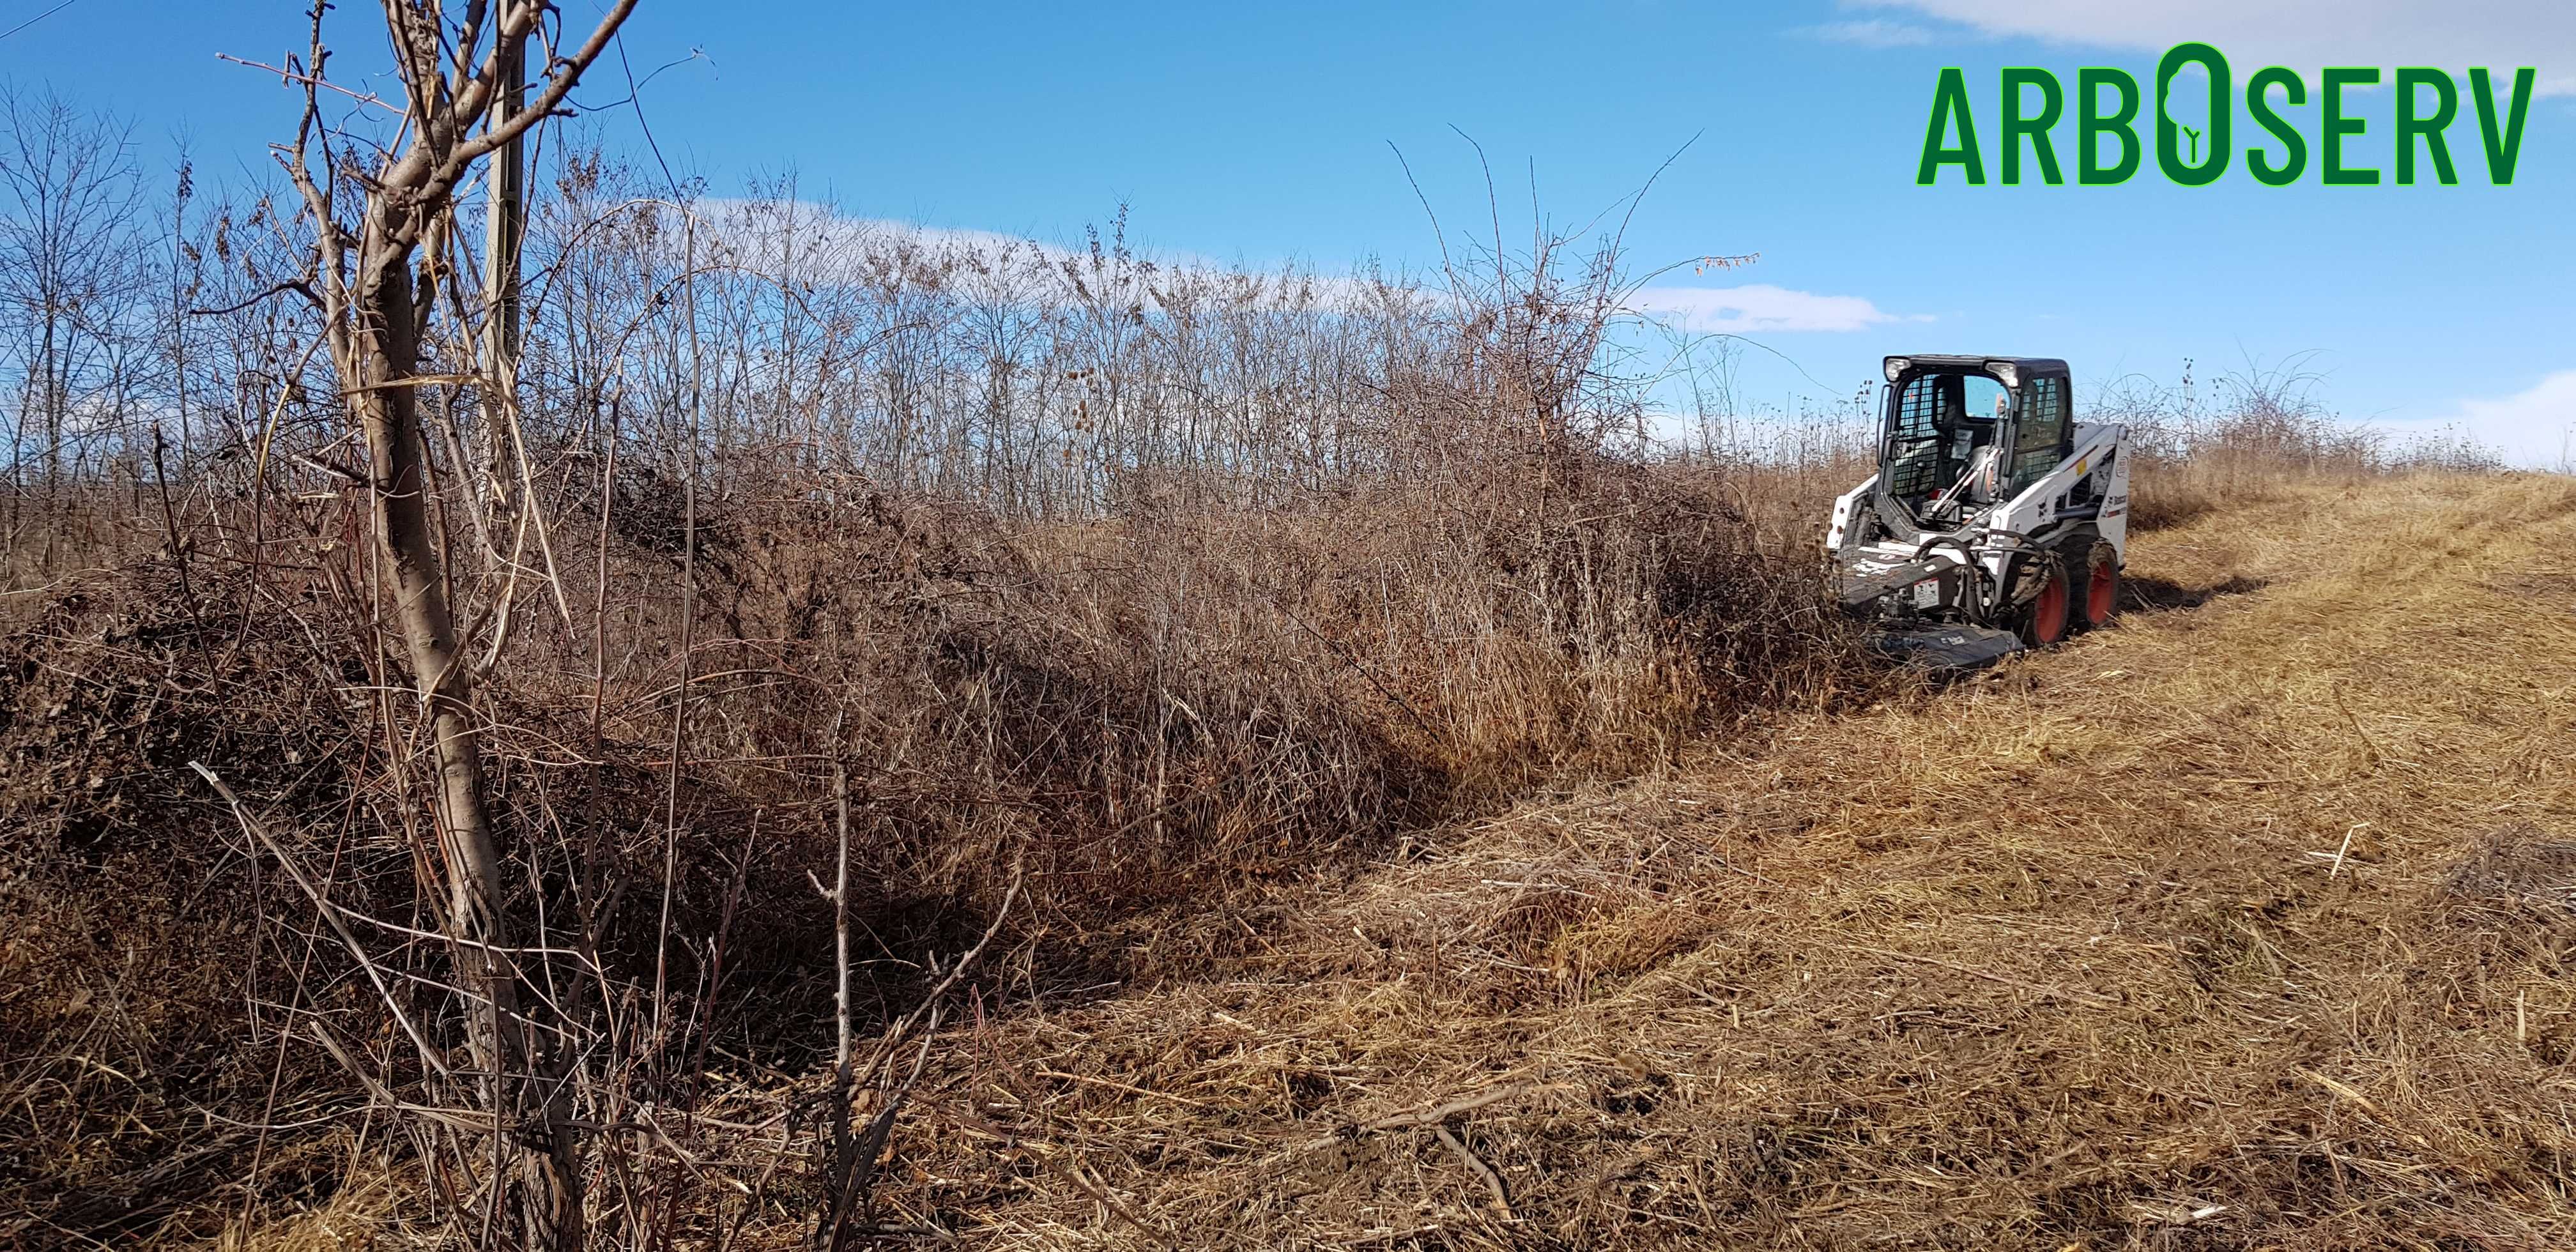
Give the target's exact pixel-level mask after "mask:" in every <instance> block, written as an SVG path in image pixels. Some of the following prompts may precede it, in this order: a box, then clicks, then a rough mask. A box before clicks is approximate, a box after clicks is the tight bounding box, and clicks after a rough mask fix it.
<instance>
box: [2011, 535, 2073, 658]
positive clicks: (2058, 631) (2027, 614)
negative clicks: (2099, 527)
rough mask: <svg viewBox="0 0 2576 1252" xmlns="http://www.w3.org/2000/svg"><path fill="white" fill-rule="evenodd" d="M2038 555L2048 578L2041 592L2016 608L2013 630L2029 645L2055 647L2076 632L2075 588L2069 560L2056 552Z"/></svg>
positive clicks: (2031, 646)
mask: <svg viewBox="0 0 2576 1252" xmlns="http://www.w3.org/2000/svg"><path fill="white" fill-rule="evenodd" d="M2034 559H2035V560H2037V562H2038V563H2039V566H2040V569H2041V571H2042V572H2043V577H2045V578H2046V580H2047V581H2045V582H2043V583H2041V584H2040V590H2039V594H2038V595H2037V596H2035V597H2033V598H2032V599H2031V602H2030V603H2028V604H2025V605H2023V606H2022V607H2021V608H2019V609H2018V610H2015V611H2014V613H2013V633H2014V634H2016V635H2019V636H2021V641H2022V644H2023V646H2025V647H2029V648H2033V649H2037V648H2053V647H2055V646H2057V645H2058V644H2061V643H2064V642H2066V637H2067V635H2069V634H2071V633H2073V632H2072V631H2071V629H2070V627H2071V626H2072V625H2073V624H2074V618H2075V612H2074V609H2075V595H2074V588H2073V587H2072V586H2071V585H2069V584H2070V580H2069V579H2068V578H2067V576H2066V562H2065V561H2064V560H2063V559H2060V558H2059V557H2058V555H2057V554H2056V553H2053V552H2052V553H2048V554H2045V555H2042V556H2039V557H2037V558H2034Z"/></svg>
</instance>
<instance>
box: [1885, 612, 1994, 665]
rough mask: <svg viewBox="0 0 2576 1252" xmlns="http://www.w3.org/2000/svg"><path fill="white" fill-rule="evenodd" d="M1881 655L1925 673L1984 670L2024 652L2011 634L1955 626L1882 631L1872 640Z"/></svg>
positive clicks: (1980, 627)
mask: <svg viewBox="0 0 2576 1252" xmlns="http://www.w3.org/2000/svg"><path fill="white" fill-rule="evenodd" d="M1869 645H1870V647H1871V648H1872V649H1874V650H1876V651H1877V652H1878V653H1879V654H1880V655H1883V656H1887V657H1890V658H1893V659H1895V660H1898V661H1902V662H1904V663H1905V664H1908V665H1918V666H1921V667H1923V668H1925V669H1984V668H1985V667H1987V666H1989V665H1992V664H1994V663H1995V662H1997V661H2000V660H2002V659H2004V658H2005V657H2008V656H2011V655H2012V654H2013V653H2016V652H2019V651H2021V650H2022V642H2021V639H2020V638H2019V637H2018V636H2015V635H2014V634H2013V633H2012V632H2011V631H2009V630H1992V629H1988V628H1987V627H1984V626H1969V625H1966V624H1964V623H1953V624H1949V625H1941V626H1914V627H1898V628H1894V629H1882V630H1879V631H1876V632H1874V633H1873V634H1871V635H1870V637H1869Z"/></svg>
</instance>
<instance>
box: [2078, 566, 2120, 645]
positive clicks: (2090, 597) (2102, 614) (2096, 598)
mask: <svg viewBox="0 0 2576 1252" xmlns="http://www.w3.org/2000/svg"><path fill="white" fill-rule="evenodd" d="M2119 611H2120V567H2119V565H2118V564H2117V563H2116V562H2109V563H2105V564H2101V565H2097V566H2094V567H2093V569H2092V572H2091V574H2090V575H2089V576H2088V577H2086V578H2085V580H2084V625H2085V627H2086V628H2087V629H2094V628H2098V627H2103V626H2108V625H2110V624H2111V616H2112V615H2113V614H2115V613H2118V612H2119Z"/></svg>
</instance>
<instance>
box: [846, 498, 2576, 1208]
mask: <svg viewBox="0 0 2576 1252" xmlns="http://www.w3.org/2000/svg"><path fill="white" fill-rule="evenodd" d="M2571 551H2576V482H2571V481H2569V480H2567V479H2564V478H2553V477H2539V476H2530V477H2497V478H2477V477H2467V478H2463V477H2443V476H2418V477H2410V478H2403V479H2396V480H2390V481H2383V482H2379V483H2373V484H2370V485H2367V486H2363V487H2358V488H2347V487H2341V486H2336V487H2315V488H2306V489H2295V490H2285V491H2283V492H2281V493H2279V494H2278V495H2277V496H2276V497H2275V498H2274V499H2272V500H2270V501H2268V502H2266V503H2263V504H2260V505H2257V506H2254V507H2252V508H2249V509H2246V510H2243V511H2241V512H2234V513H2229V514H2223V515H2218V516H2212V517H2208V518H2205V519H2203V520H2202V521H2201V522H2200V523H2198V524H2196V525H2192V526H2189V527H2186V528H2183V529H2180V530H2176V531H2171V532H2167V533H2164V534H2161V535H2157V536H2152V537H2150V538H2148V539H2146V540H2142V541H2141V542H2140V543H2139V545H2138V547H2137V548H2136V550H2135V554H2134V565H2133V570H2134V573H2135V578H2134V580H2133V583H2132V589H2133V592H2134V593H2135V595H2136V599H2135V600H2134V601H2133V603H2132V605H2131V606H2130V607H2131V611H2130V612H2129V613H2128V614H2127V615H2125V616H2126V624H2125V625H2124V626H2123V627H2122V628H2121V629H2119V630H2115V631H2109V632H2104V633H2100V634H2097V635H2093V636H2088V637H2086V638H2084V639H2082V640H2079V641H2078V642H2076V643H2075V644H2073V645H2071V646H2069V647H2067V648H2065V649H2062V650H2059V651H2057V652H2054V653H2050V654H2045V655H2038V656H2033V657H2030V658H2027V659H2024V660H2021V661H2018V662H2015V663H2014V664H2012V665H2011V666H2008V667H2007V668H2005V669H2003V670H2001V671H1999V672H1996V673H1994V674H1993V675H1991V676H1990V677H1988V678H1985V679H1981V680H1977V681H1972V682H1969V683H1967V684H1963V685H1961V686H1959V687H1957V688H1954V689H1952V690H1949V691H1946V692H1939V693H1926V694H1921V695H1917V696H1911V697H1905V698H1900V699H1895V700H1892V701H1890V702H1889V703H1888V704H1887V705H1886V706H1884V707H1882V708H1879V709H1877V710H1874V711H1871V712H1869V713H1866V714H1861V715H1853V716H1844V717H1831V716H1827V717H1816V718H1811V719H1801V720H1799V721H1796V722H1793V723H1791V724H1789V725H1788V726H1787V727H1785V728H1784V729H1783V731H1782V732H1781V733H1778V734H1776V735H1774V736H1772V741H1771V742H1770V743H1768V744H1767V745H1765V746H1761V747H1752V748H1744V747H1739V748H1737V749H1735V750H1731V751H1726V752H1719V751H1716V750H1714V749H1712V750H1710V751H1708V752H1706V753H1705V754H1703V755H1701V756H1698V757H1696V758H1694V759H1692V760H1690V761H1689V762H1687V763H1686V764H1683V765H1681V766H1679V767H1677V768H1674V769H1672V770H1670V771H1667V772H1664V773H1662V774H1659V775H1657V776H1655V777H1653V778H1649V779H1645V780H1641V781H1638V782H1635V783H1632V784H1629V785H1626V786H1620V787H1615V788H1607V789H1600V790H1592V791H1586V792H1584V793H1582V794H1579V795H1575V796H1570V797H1566V798H1561V799H1554V800H1548V801H1543V802H1536V803H1531V804H1527V805H1524V806H1522V807H1519V808H1517V809H1515V810H1513V811H1511V812H1510V813H1507V814H1504V815H1501V816H1498V817H1495V818H1493V819H1490V820H1486V821H1482V822H1478V823H1474V824H1472V825H1469V826H1467V827H1464V828H1461V829H1458V830H1455V831H1453V832H1449V833H1446V834H1444V835H1441V836H1439V837H1437V838H1436V839H1432V840H1429V841H1427V842H1424V843H1418V844H1417V845H1416V846H1414V847H1412V848H1410V849H1408V850H1407V851H1406V852H1404V853H1403V854H1402V855H1400V856H1398V857H1396V858H1394V859H1391V860H1388V861H1386V862H1384V863H1381V864H1379V865H1376V866H1375V867H1373V868H1370V869H1368V870H1366V871H1365V872H1362V873H1359V874H1356V875H1354V876H1352V877H1350V878H1349V879H1347V880H1343V879H1332V880H1327V881H1318V882H1314V883H1310V884H1305V885H1301V886H1297V887H1293V888H1287V889H1283V890H1280V891H1278V892H1276V893H1275V894H1274V895H1272V896H1271V897H1270V898H1269V899H1268V900H1266V901H1265V902H1263V903H1262V904H1261V905H1260V906H1258V907H1241V906H1238V907H1232V908H1228V909H1224V910H1207V911H1192V912H1186V913H1180V914H1176V915H1175V916H1174V917H1173V918H1172V919H1171V927H1170V928H1169V929H1168V930H1166V931H1164V932H1161V933H1158V934H1155V935H1152V936H1149V937H1146V938H1144V939H1141V940H1139V941H1138V942H1140V943H1141V944H1142V945H1144V947H1145V949H1146V950H1145V951H1144V952H1142V953H1140V954H1139V955H1140V962H1139V963H1140V964H1141V965H1144V966H1147V967H1153V966H1155V965H1158V964H1160V965H1167V966H1170V967H1173V968H1176V969H1177V968H1181V967H1187V968H1188V969H1189V970H1190V971H1191V972H1189V973H1188V974H1186V975H1181V974H1175V975H1173V976H1171V977H1169V978H1167V979H1165V980H1164V981H1163V982H1162V983H1161V984H1160V985H1158V986H1153V987H1150V988H1145V989H1136V990H1129V991H1124V992H1121V993H1119V994H1116V995H1113V996H1111V997H1109V998H1107V999H1104V1000H1101V1001H1099V1002H1096V1003H1093V1004H1089V1005H1084V1006H1079V1007H1070V1008H1059V1009H1057V1010H1055V1011H1050V1012H1044V1013H1030V1014H1023V1015H1018V1016H1014V1017H1007V1018H986V1019H984V1020H982V1021H980V1022H977V1023H974V1024H970V1025H962V1026H960V1027H958V1028H957V1030H956V1032H955V1034H954V1036H953V1038H952V1039H951V1040H950V1041H949V1043H948V1044H947V1046H944V1047H941V1048H938V1049H935V1057H934V1065H933V1071H932V1073H931V1074H930V1075H929V1076H928V1077H926V1078H925V1079H924V1080H923V1081H922V1083H921V1084H920V1087H919V1089H918V1091H917V1093H916V1095H915V1101H916V1107H917V1108H918V1109H919V1111H920V1115H919V1118H918V1120H917V1121H915V1122H913V1123H911V1124H908V1125H907V1126H906V1128H905V1130H904V1131H903V1133H902V1134H901V1135H900V1136H899V1137H898V1142H897V1143H896V1144H895V1145H894V1154H893V1159H894V1161H895V1162H896V1165H897V1168H898V1169H900V1170H901V1171H902V1175H901V1182H900V1185H899V1186H897V1187H896V1188H895V1190H894V1192H893V1193H892V1195H890V1197H889V1203H891V1204H893V1205H895V1206H896V1207H899V1208H900V1209H901V1210H902V1211H903V1212H905V1213H906V1214H908V1215H910V1218H911V1220H915V1221H918V1222H920V1223H922V1224H924V1225H928V1226H937V1227H939V1228H941V1229H945V1230H949V1231H952V1232H954V1233H956V1234H958V1235H959V1236H961V1237H964V1238H966V1239H968V1240H969V1241H970V1242H972V1243H974V1244H975V1245H977V1246H992V1247H1033V1246H1063V1247H1098V1246H1109V1247H1117V1246H1135V1247H1147V1246H1156V1245H1160V1244H1172V1245H1178V1246H1190V1247H1236V1246H1241V1247H1346V1246H1396V1247H1494V1248H1506V1247H1605V1246H1673V1247H1712V1246H1728V1247H1737V1246H1756V1245H1778V1246H1795V1247H1829V1246H1846V1245H1895V1244H1911V1245H1918V1246H1919V1245H1938V1246H1959V1247H2040V1248H2059V1247H2087V1248H2112V1247H2129V1246H2148V1247H2166V1246H2177V1247H2178V1246H2194V1247H2240V1246H2241V1247H2269V1248H2313V1249H2343V1248H2358V1247H2461V1248H2465V1247H2481V1248H2550V1247H2566V1246H2570V1245H2571V1244H2576V1203H2571V1199H2570V1196H2569V1194H2568V1190H2567V1189H2568V1186H2569V1181H2568V1180H2569V1177H2570V1175H2569V1173H2568V1168H2569V1167H2568V1162H2569V1160H2570V1155H2569V1154H2570V1153H2571V1151H2576V1123H2571V1115H2576V1113H2571V1110H2572V1109H2576V978H2571V976H2570V975H2571V970H2570V968H2569V966H2568V962H2569V960H2570V959H2571V955H2576V953H2571V947H2576V911H2571V907H2570V906H2571V903H2576V894H2571V893H2576V748H2571V746H2570V745H2571V744H2576V699H2571V688H2576V566H2571V565H2570V563H2569V557H2568V555H2567V554H2568V553H2569V552H2571ZM2228 587H2241V588H2243V590H2241V591H2235V592H2226V591H2223V590H2222V589H2224V588H2228ZM2186 606H2187V607H2186ZM2111 671H2118V672H2119V673H2120V675H2121V676H2120V677H2119V678H2118V679H2117V680H2116V681H2113V680H2110V679H2108V678H2106V677H2105V675H2106V674H2107V673H2108V672H2111ZM2347 833H2349V834H2350V836H2351V839H2350V842H2349V845H2348V846H2347V847H2346V848H2345V851H2346V855H2345V857H2344V859H2343V862H2342V867H2341V872H2340V873H2332V874H2330V873H2329V872H2327V867H2326V866H2324V865H2323V864H2320V863H2318V862H2316V861H2313V860H2311V859H2310V858H2309V857H2308V855H2307V854H2308V853H2309V852H2310V851H2311V850H2314V849H2318V848H2327V849H2332V848H2335V847H2337V846H2338V845H2339V844H2342V843H2343V841H2344V838H2345V836H2346V835H2347ZM1215 951H1223V952H1226V953H1228V954H1229V955H1227V956H1225V957H1223V958H1221V959H1215V960H1210V959H1208V958H1207V957H1206V956H1205V955H1204V954H1206V953H1209V952H1215ZM1113 1084H1114V1085H1113ZM1005 1146H1007V1147H1008V1149H1009V1150H1007V1151H1005V1150H1000V1149H1002V1148H1004V1147H1005ZM1033 1155H1034V1156H1043V1157H1045V1158H1047V1159H1049V1160H1052V1161H1056V1162H1060V1163H1061V1164H1062V1166H1063V1168H1062V1169H1059V1170H1055V1171H1048V1170H1037V1169H1032V1168H1029V1167H1028V1166H1026V1165H1024V1164H1020V1163H1019V1162H1021V1161H1023V1160H1025V1159H1027V1158H1029V1157H1030V1156H1033ZM1073 1176H1078V1177H1079V1178H1080V1179H1081V1180H1082V1181H1081V1185H1078V1186H1077V1185H1075V1184H1074V1183H1073V1182H1072V1181H1070V1179H1071V1177H1073ZM1112 1200H1114V1201H1115V1205H1114V1207H1113V1205H1112V1204H1111V1203H1110V1201H1112ZM2186 1232H2187V1233H2188V1241H2187V1242H2178V1241H2181V1240H2184V1239H2185V1234H2186Z"/></svg>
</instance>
